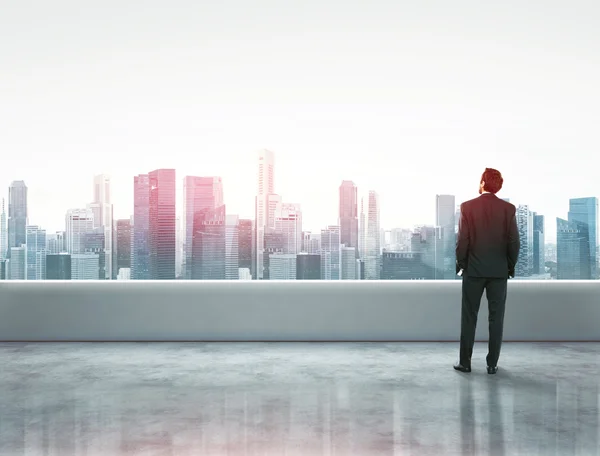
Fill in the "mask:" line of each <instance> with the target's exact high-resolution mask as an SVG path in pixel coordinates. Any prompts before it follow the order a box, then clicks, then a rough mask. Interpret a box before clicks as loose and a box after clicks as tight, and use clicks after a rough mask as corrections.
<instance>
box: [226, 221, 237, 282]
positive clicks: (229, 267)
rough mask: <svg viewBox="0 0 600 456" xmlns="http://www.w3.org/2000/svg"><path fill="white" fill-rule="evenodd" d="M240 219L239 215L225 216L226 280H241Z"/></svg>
mask: <svg viewBox="0 0 600 456" xmlns="http://www.w3.org/2000/svg"><path fill="white" fill-rule="evenodd" d="M239 222H240V218H239V217H238V216H237V215H226V216H225V279H226V280H239V278H240V270H239V242H240V237H239V235H240V232H239Z"/></svg>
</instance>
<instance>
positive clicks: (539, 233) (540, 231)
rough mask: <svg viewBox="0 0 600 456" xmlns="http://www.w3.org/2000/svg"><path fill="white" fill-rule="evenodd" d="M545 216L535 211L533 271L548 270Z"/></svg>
mask: <svg viewBox="0 0 600 456" xmlns="http://www.w3.org/2000/svg"><path fill="white" fill-rule="evenodd" d="M544 231H545V230H544V216H543V215H539V214H537V213H535V212H534V213H533V273H534V274H543V273H544V272H545V271H546V266H545V264H546V250H545V236H544Z"/></svg>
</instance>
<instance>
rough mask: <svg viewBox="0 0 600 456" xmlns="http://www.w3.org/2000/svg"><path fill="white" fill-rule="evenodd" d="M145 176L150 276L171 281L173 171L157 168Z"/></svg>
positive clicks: (173, 226) (173, 267)
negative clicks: (146, 179)
mask: <svg viewBox="0 0 600 456" xmlns="http://www.w3.org/2000/svg"><path fill="white" fill-rule="evenodd" d="M148 177H149V181H150V182H149V183H150V208H149V209H150V220H149V221H150V223H149V238H150V239H149V240H150V242H149V250H150V264H149V266H150V267H149V270H150V279H151V280H174V279H175V249H176V224H175V170H174V169H157V170H156V171H152V172H151V173H149V174H148ZM134 224H135V220H134ZM134 226H135V225H134Z"/></svg>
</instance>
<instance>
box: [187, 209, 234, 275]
mask: <svg viewBox="0 0 600 456" xmlns="http://www.w3.org/2000/svg"><path fill="white" fill-rule="evenodd" d="M226 224H227V216H226V210H225V205H222V206H220V207H218V208H216V209H205V210H202V211H198V212H196V213H195V214H194V234H193V237H192V257H191V260H190V261H191V280H225V278H226V260H227V225H226Z"/></svg>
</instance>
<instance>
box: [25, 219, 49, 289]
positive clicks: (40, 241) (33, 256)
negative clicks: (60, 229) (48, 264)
mask: <svg viewBox="0 0 600 456" xmlns="http://www.w3.org/2000/svg"><path fill="white" fill-rule="evenodd" d="M26 239H27V260H26V261H27V272H26V279H27V280H43V279H44V278H43V277H42V274H41V273H40V271H41V270H42V265H43V264H45V259H43V258H42V256H43V255H46V230H43V229H41V228H40V227H39V226H37V225H28V226H27V228H26ZM38 253H39V254H40V255H38ZM38 261H39V262H40V265H39V266H38ZM43 270H44V271H45V268H43Z"/></svg>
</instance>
